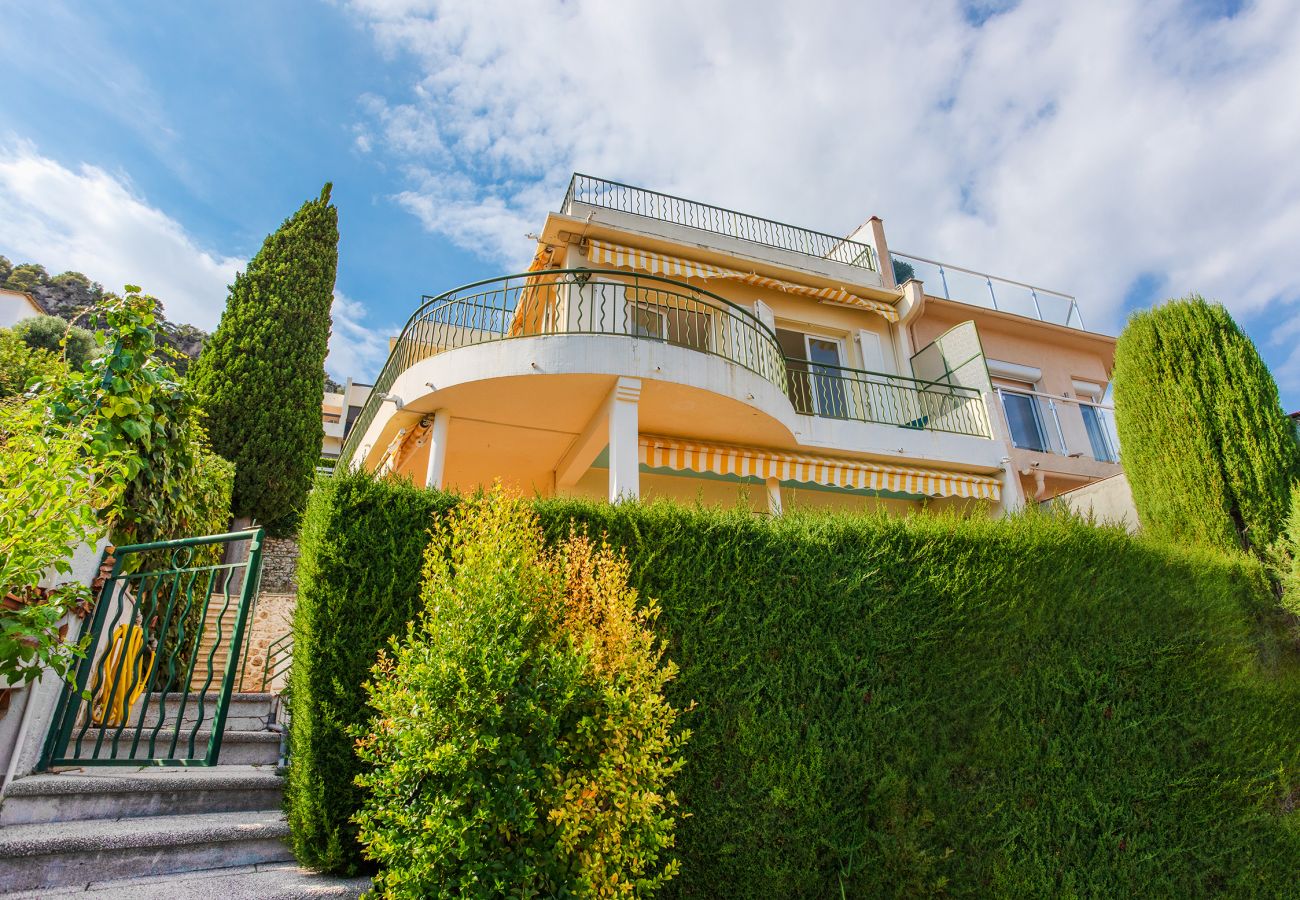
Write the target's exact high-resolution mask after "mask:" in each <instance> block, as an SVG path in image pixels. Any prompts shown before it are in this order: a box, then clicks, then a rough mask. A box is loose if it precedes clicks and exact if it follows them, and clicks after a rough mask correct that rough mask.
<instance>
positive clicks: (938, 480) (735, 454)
mask: <svg viewBox="0 0 1300 900" xmlns="http://www.w3.org/2000/svg"><path fill="white" fill-rule="evenodd" d="M640 445H641V464H642V465H645V466H649V467H651V468H656V469H658V468H664V469H676V470H678V471H689V472H702V473H711V474H714V475H736V476H740V477H753V478H762V479H768V478H775V479H777V480H778V481H803V482H809V483H812V484H824V485H828V486H830V487H839V488H854V489H859V490H873V491H888V492H891V493H896V494H915V495H918V496H925V497H970V498H977V499H981V500H994V501H996V500H998V499H1000V498H1001V496H1002V485H1001V483H1000V482H999V481H998V479H996V478H993V477H990V476H988V475H969V474H966V473H963V472H945V471H941V470H939V469H914V468H904V467H901V466H887V465H883V464H881V463H873V462H867V461H865V460H860V459H835V458H832V457H826V456H811V455H805V454H800V453H782V452H778V451H776V450H759V449H756V448H752V447H735V446H730V445H726V444H703V443H695V442H691V441H680V440H676V439H673V438H661V437H653V436H649V435H643V436H642V437H641V440H640Z"/></svg>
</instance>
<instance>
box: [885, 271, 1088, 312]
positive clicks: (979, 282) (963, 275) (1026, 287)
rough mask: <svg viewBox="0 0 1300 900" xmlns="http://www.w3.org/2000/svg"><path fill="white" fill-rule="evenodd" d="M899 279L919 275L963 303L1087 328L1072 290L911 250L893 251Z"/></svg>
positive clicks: (933, 289) (930, 289) (939, 293)
mask: <svg viewBox="0 0 1300 900" xmlns="http://www.w3.org/2000/svg"><path fill="white" fill-rule="evenodd" d="M889 255H890V257H891V260H892V262H893V265H894V277H895V278H897V279H898V280H899V282H900V283H901V282H903V281H906V280H907V278H908V277H915V278H916V279H918V280H919V281H923V282H925V292H926V293H927V294H929V295H930V296H932V297H943V298H945V299H947V300H956V301H957V302H959V303H969V304H971V305H973V306H983V307H987V308H989V309H996V310H999V311H1001V312H1009V313H1014V314H1015V315H1018V316H1026V317H1028V318H1031V319H1038V320H1040V321H1043V322H1051V323H1053V324H1055V325H1064V326H1066V327H1068V328H1078V329H1079V330H1081V331H1082V330H1085V329H1084V325H1083V316H1082V315H1081V314H1080V312H1079V304H1078V303H1077V302H1075V299H1074V298H1073V297H1072V296H1070V295H1069V294H1063V293H1061V292H1060V291H1051V290H1048V289H1047V288H1041V287H1035V286H1034V285H1032V284H1025V283H1024V282H1020V281H1012V280H1011V279H1009V278H999V277H998V276H996V275H989V274H986V273H984V272H976V271H975V270H973V269H963V268H962V267H961V266H954V265H949V264H948V263H941V262H938V261H937V260H933V259H926V258H925V257H923V256H912V255H911V254H908V253H893V252H891V253H890V254H889Z"/></svg>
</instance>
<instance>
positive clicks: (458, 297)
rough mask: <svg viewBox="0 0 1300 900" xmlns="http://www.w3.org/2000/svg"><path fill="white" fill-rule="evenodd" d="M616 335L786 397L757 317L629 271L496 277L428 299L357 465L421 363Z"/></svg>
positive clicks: (394, 355)
mask: <svg viewBox="0 0 1300 900" xmlns="http://www.w3.org/2000/svg"><path fill="white" fill-rule="evenodd" d="M583 334H588V335H608V336H621V337H629V338H634V339H639V340H647V341H656V342H660V343H668V344H673V345H676V346H680V347H686V348H689V349H692V350H696V351H699V352H701V353H708V354H712V355H714V356H718V357H721V358H723V359H725V360H727V361H729V362H731V363H734V364H735V365H737V366H740V367H742V368H744V369H746V370H748V371H750V372H752V373H754V374H755V375H757V376H759V377H760V378H763V379H764V380H766V381H768V382H770V383H771V384H772V385H774V386H775V387H776V388H777V389H778V390H779V391H781V392H785V390H786V367H785V360H784V357H783V355H782V352H781V347H780V345H779V344H778V343H777V339H776V335H775V334H774V333H773V332H772V330H771V329H770V328H768V326H767V325H765V324H764V323H763V322H762V321H761V320H760V319H759V318H758V317H757V316H755V315H754V314H753V313H751V312H749V311H748V310H746V309H744V308H743V307H740V306H737V305H736V304H734V303H732V302H730V301H729V300H724V299H723V298H721V297H719V296H717V295H716V294H711V293H709V292H708V291H703V290H700V289H698V288H694V287H691V286H690V285H686V284H682V283H680V282H676V281H671V280H669V279H666V278H660V277H658V276H654V275H644V274H636V273H632V272H627V271H622V270H617V271H616V270H602V269H551V270H546V271H541V272H532V273H524V274H522V275H511V276H507V277H505V278H493V279H488V280H486V281H480V282H476V283H474V284H470V285H466V286H464V287H460V288H456V289H455V290H451V291H448V292H446V293H444V294H439V295H438V296H436V297H426V298H425V300H424V302H423V303H422V304H421V306H420V308H419V309H417V310H416V311H415V313H414V314H413V315H412V316H411V318H410V319H408V320H407V323H406V326H405V327H404V328H403V329H402V334H401V336H400V337H399V338H398V339H397V342H396V344H395V345H394V346H393V350H392V352H391V353H390V354H389V357H388V361H387V362H386V363H385V364H384V368H383V370H382V371H381V372H380V374H379V378H378V379H377V380H376V382H375V387H374V390H373V391H372V392H371V395H370V398H369V399H368V400H367V401H366V405H365V408H364V409H363V410H362V411H361V414H360V416H358V418H357V420H356V422H355V423H354V425H353V426H352V428H351V429H350V431H349V433H348V438H347V441H346V442H345V443H344V445H343V449H342V452H341V454H340V458H341V459H343V460H346V461H351V460H352V458H353V455H354V454H355V452H356V450H357V446H358V444H359V443H360V442H361V439H362V437H363V436H364V435H365V434H366V431H367V430H368V429H369V428H370V425H371V423H372V422H373V421H374V419H375V416H376V414H377V412H378V409H379V405H380V404H381V403H382V402H383V399H384V397H385V395H386V394H387V393H388V392H389V390H390V389H391V388H392V387H393V384H394V382H395V381H396V380H397V378H398V376H399V375H400V374H401V373H402V372H404V371H406V370H407V369H409V368H410V367H411V366H412V365H414V364H415V363H417V362H419V361H420V360H423V359H427V358H429V357H431V356H435V355H437V354H439V353H444V352H446V351H448V350H454V349H457V348H460V347H469V346H475V345H480V344H486V343H491V342H495V341H505V340H510V339H513V338H528V337H539V336H546V335H583Z"/></svg>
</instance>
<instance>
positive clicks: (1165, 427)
mask: <svg viewBox="0 0 1300 900" xmlns="http://www.w3.org/2000/svg"><path fill="white" fill-rule="evenodd" d="M1115 419H1116V424H1117V426H1118V428H1119V439H1120V444H1121V445H1122V447H1123V451H1124V469H1125V471H1126V472H1127V473H1128V478H1129V482H1130V484H1131V485H1132V488H1133V500H1134V502H1135V503H1136V505H1137V510H1138V516H1139V517H1140V519H1141V521H1142V526H1143V528H1145V529H1146V530H1148V531H1150V532H1152V533H1154V534H1157V535H1160V536H1162V537H1165V538H1168V539H1171V540H1174V541H1193V542H1196V543H1200V544H1206V545H1210V546H1216V547H1221V548H1240V549H1245V550H1253V551H1255V552H1263V550H1264V549H1265V548H1266V547H1267V546H1268V545H1269V544H1270V543H1271V542H1272V541H1273V540H1274V539H1275V538H1276V537H1277V535H1278V533H1279V531H1280V529H1281V527H1282V522H1283V520H1284V519H1285V517H1286V512H1287V506H1288V497H1289V493H1290V485H1291V480H1292V478H1294V477H1295V474H1296V472H1297V469H1298V468H1300V458H1298V457H1300V453H1298V452H1297V447H1296V442H1295V440H1294V439H1293V438H1292V437H1291V434H1290V429H1289V427H1288V425H1289V423H1288V422H1287V419H1286V416H1285V414H1284V413H1283V411H1282V406H1281V403H1280V402H1279V399H1278V391H1277V384H1276V383H1275V382H1274V381H1273V378H1272V376H1271V375H1270V374H1269V371H1268V368H1267V366H1265V365H1264V361H1263V360H1262V359H1260V357H1259V353H1258V352H1257V351H1256V349H1255V345H1254V344H1253V343H1252V342H1251V340H1250V338H1248V337H1246V335H1245V333H1244V332H1242V330H1241V329H1240V328H1239V327H1238V326H1237V323H1236V322H1234V321H1233V319H1232V316H1230V315H1229V314H1228V311H1227V310H1226V309H1224V308H1223V306H1221V305H1220V304H1218V303H1207V302H1206V301H1205V300H1204V299H1203V298H1201V297H1200V296H1197V295H1191V296H1189V297H1186V298H1184V299H1181V300H1174V301H1170V302H1169V303H1166V304H1164V305H1163V306H1160V307H1157V308H1155V309H1152V310H1147V311H1142V312H1137V313H1134V315H1133V316H1132V317H1131V318H1130V319H1129V321H1128V324H1127V325H1126V326H1125V328H1124V331H1123V333H1122V334H1121V335H1120V337H1119V344H1118V346H1117V347H1116V349H1115Z"/></svg>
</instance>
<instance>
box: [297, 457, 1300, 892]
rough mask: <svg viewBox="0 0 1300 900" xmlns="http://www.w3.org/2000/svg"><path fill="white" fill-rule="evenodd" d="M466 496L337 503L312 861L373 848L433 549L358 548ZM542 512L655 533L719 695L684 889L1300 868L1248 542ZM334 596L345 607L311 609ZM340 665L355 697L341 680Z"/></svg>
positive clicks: (924, 520) (651, 511)
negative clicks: (374, 690)
mask: <svg viewBox="0 0 1300 900" xmlns="http://www.w3.org/2000/svg"><path fill="white" fill-rule="evenodd" d="M379 497H383V498H384V499H383V502H379V503H377V502H376V499H377V498H379ZM449 502H451V501H450V500H449V498H447V497H445V496H444V495H436V494H430V493H426V492H424V491H421V490H418V489H415V488H412V487H410V486H402V485H392V484H384V485H374V484H373V483H371V482H370V481H369V480H368V479H367V478H366V477H365V476H360V475H343V476H339V477H338V478H337V479H336V481H335V483H334V484H333V485H332V486H331V488H330V489H328V490H326V491H318V492H317V494H316V495H315V496H313V498H312V504H311V507H310V512H309V521H310V522H311V524H312V528H311V529H310V530H309V531H308V532H307V533H305V534H304V540H303V560H304V567H305V568H306V569H307V572H306V573H305V574H306V578H305V579H304V584H303V590H302V595H301V598H300V609H299V616H300V619H302V620H308V619H310V620H313V621H315V622H316V623H317V628H319V625H320V624H321V623H324V622H327V621H333V622H336V623H337V625H338V627H339V629H340V630H341V631H343V632H345V634H344V636H343V637H341V638H334V637H333V636H331V635H327V634H326V633H325V632H322V631H319V630H318V631H316V632H315V633H312V634H307V633H304V634H302V635H301V636H300V637H299V642H298V645H297V651H296V657H295V662H294V665H295V673H294V679H295V680H294V696H293V699H292V704H293V705H292V710H293V717H294V720H293V728H294V737H295V742H294V744H293V753H294V759H293V764H292V767H291V775H292V777H291V788H290V792H289V802H290V809H291V811H292V818H291V821H292V822H293V827H294V833H295V846H296V847H297V848H298V850H299V853H300V859H302V860H303V861H304V862H308V863H312V864H317V865H319V864H321V863H322V861H323V860H327V861H329V862H330V864H331V867H333V868H340V869H346V868H347V867H349V866H354V865H356V862H357V860H359V858H360V856H359V850H358V848H357V847H355V845H351V846H350V845H348V844H347V837H348V836H350V835H351V834H352V833H353V829H352V828H351V826H350V825H348V824H347V823H346V820H347V817H348V816H349V815H350V814H351V812H352V810H353V809H355V808H356V807H355V805H351V806H350V805H349V802H348V801H349V798H354V797H355V794H353V793H349V792H348V791H347V789H346V782H347V781H348V780H349V778H350V775H351V773H354V772H355V771H356V770H357V763H356V762H355V760H354V759H353V758H351V757H350V755H349V753H348V751H347V746H348V744H349V742H350V741H349V739H348V738H347V737H346V736H345V734H344V730H345V727H346V726H347V725H351V724H353V723H359V722H362V721H363V712H364V711H363V709H362V707H361V704H360V703H359V702H357V703H355V704H348V705H346V706H345V705H343V704H338V703H336V702H334V701H333V699H332V698H333V697H334V696H336V695H342V694H347V695H348V696H349V697H354V698H359V697H360V693H361V689H360V684H361V682H362V681H363V680H365V678H366V677H367V672H366V669H367V667H368V665H369V662H370V659H372V658H373V654H371V655H370V656H369V658H368V657H367V654H368V653H369V652H370V648H373V647H376V646H377V645H378V643H379V642H380V637H379V632H380V631H383V630H385V629H390V630H391V632H394V633H395V632H396V631H398V630H399V628H400V623H399V622H398V619H399V618H400V612H399V611H398V610H397V609H395V608H394V607H395V606H396V605H397V604H396V603H395V602H394V598H396V597H397V596H398V595H400V596H402V597H405V598H410V599H413V598H414V596H415V594H416V591H417V590H418V581H419V563H418V552H416V551H415V550H414V549H412V550H410V551H409V552H408V551H403V553H402V554H398V553H391V552H390V553H383V554H378V553H374V554H369V555H368V556H367V557H366V558H357V557H356V555H355V554H354V553H353V552H351V551H350V550H349V549H348V548H350V547H352V548H357V549H360V548H363V547H371V546H383V545H384V544H385V542H391V541H397V540H401V541H403V542H405V543H407V544H412V545H413V544H415V543H417V540H416V539H415V537H414V536H417V535H420V534H422V533H423V531H424V528H423V524H422V523H423V522H424V521H427V519H422V518H420V516H421V515H428V514H432V513H433V512H435V511H436V510H442V509H445V508H446V505H447V504H448V503H449ZM536 505H537V509H538V512H539V515H540V516H541V518H542V521H543V522H544V524H545V526H546V527H547V529H548V531H549V534H550V537H551V538H552V539H555V538H559V537H561V536H563V535H564V534H565V533H567V529H568V527H569V523H570V522H571V521H574V520H576V521H578V522H579V523H582V524H584V525H586V526H587V527H588V528H590V529H594V530H596V531H603V532H607V533H608V534H609V536H610V539H611V541H612V542H613V543H614V544H616V545H619V546H622V547H624V548H626V550H627V552H628V554H629V557H630V560H631V564H632V575H631V584H632V585H633V586H635V587H636V588H637V589H638V590H640V591H642V592H643V593H644V594H646V595H648V596H653V597H656V598H658V599H659V601H660V604H661V607H662V612H661V615H660V617H659V620H658V623H657V627H658V628H659V629H660V630H661V633H662V634H663V635H664V636H665V637H666V638H667V639H668V641H669V655H670V656H671V658H672V659H673V660H674V661H675V662H676V663H677V665H678V666H679V667H680V674H679V676H678V678H677V680H676V681H674V682H673V683H672V684H671V685H670V686H669V690H668V693H669V699H670V700H671V701H672V702H673V704H674V705H675V706H678V707H685V706H686V705H687V704H688V703H689V701H691V700H695V701H697V702H698V704H699V707H698V709H697V710H696V711H695V712H694V713H692V714H690V715H688V716H685V717H684V721H683V724H684V725H685V726H686V727H689V728H690V729H691V731H692V732H693V735H692V738H691V743H690V745H689V747H688V748H687V755H686V767H685V768H684V770H683V771H682V773H681V775H680V776H679V778H678V781H677V788H678V794H679V796H680V797H681V799H682V803H683V806H684V807H685V809H687V810H688V811H689V812H690V817H689V818H685V819H684V820H682V821H681V822H680V824H679V829H678V836H677V850H678V854H679V857H680V859H681V862H682V870H681V874H680V876H679V877H678V878H677V879H675V880H674V882H673V883H672V884H671V885H669V887H668V889H667V892H666V893H668V894H671V895H678V896H689V897H714V896H740V897H769V896H799V897H827V896H841V895H843V896H880V895H900V894H902V895H914V894H921V895H937V894H961V895H973V896H985V895H990V894H992V895H1029V896H1043V895H1053V896H1084V895H1101V896H1152V895H1156V896H1169V895H1179V896H1200V895H1204V894H1213V893H1223V892H1227V893H1231V894H1234V895H1250V894H1259V895H1266V896H1276V895H1285V894H1286V893H1287V892H1289V891H1292V890H1293V888H1294V884H1295V860H1296V859H1297V858H1300V822H1297V817H1296V816H1295V814H1294V813H1293V812H1291V810H1293V809H1295V808H1296V807H1297V806H1300V742H1297V740H1296V735H1297V734H1300V667H1298V666H1297V664H1296V661H1295V658H1294V654H1289V653H1288V652H1286V651H1285V650H1283V649H1281V648H1279V646H1278V645H1277V644H1276V643H1275V642H1274V638H1273V637H1272V635H1273V634H1275V633H1276V631H1275V630H1273V629H1272V628H1271V627H1270V626H1271V623H1272V617H1273V615H1274V613H1275V610H1276V601H1275V599H1274V597H1273V595H1272V594H1271V592H1270V591H1269V588H1268V585H1267V582H1266V579H1265V578H1264V575H1263V572H1262V569H1261V568H1260V566H1259V565H1257V564H1256V563H1254V562H1252V561H1250V560H1249V559H1247V558H1246V557H1244V556H1226V555H1221V554H1217V553H1214V552H1212V551H1208V550H1181V549H1172V548H1168V547H1165V546H1162V545H1159V544H1156V543H1153V542H1148V541H1145V540H1141V539H1134V538H1131V537H1129V536H1127V535H1125V534H1123V533H1122V532H1120V531H1118V530H1112V529H1098V528H1093V527H1090V526H1087V525H1085V524H1083V523H1080V522H1075V521H1070V520H1061V519H1057V518H1050V517H1043V516H1027V517H1025V518H1018V519H1012V520H1002V521H986V520H957V519H952V518H944V517H931V516H918V517H914V518H910V519H897V518H886V517H867V516H857V517H846V516H845V517H836V516H816V517H811V516H808V517H805V516H786V517H782V518H779V519H758V518H755V517H753V516H752V515H751V514H749V513H748V512H745V511H734V512H733V511H711V510H703V509H689V508H684V507H681V506H676V505H672V504H666V503H665V504H651V505H636V504H632V505H623V506H619V507H611V506H608V505H604V504H588V503H580V502H572V501H554V500H548V501H539V502H537V504H536ZM399 506H400V507H401V508H402V510H405V511H406V514H408V515H409V516H410V517H409V518H403V515H404V513H403V512H402V511H399V510H398V509H397V508H398V507H399ZM345 558H346V559H347V560H348V561H347V563H346V564H343V563H342V562H328V563H327V564H325V565H322V563H321V562H318V560H327V561H330V560H342V559H345ZM322 598H330V599H331V602H332V603H333V604H334V605H333V606H331V612H330V613H328V614H326V615H322V614H321V613H319V612H313V611H312V609H311V607H312V606H313V605H314V604H316V603H318V602H319V600H320V599H322ZM344 598H349V599H347V600H346V601H345V600H344ZM345 609H346V611H347V612H346V614H342V610H345ZM341 646H344V647H346V648H347V650H346V654H344V655H345V656H346V660H345V659H344V658H343V656H338V657H336V656H335V654H336V653H338V651H339V648H340V647H341ZM322 658H324V659H329V660H330V662H329V663H328V666H329V671H330V676H329V678H330V679H332V680H333V682H332V683H333V687H331V689H330V690H331V691H333V692H334V693H332V694H324V695H313V694H311V693H310V689H308V688H305V687H303V686H304V684H306V683H311V684H326V683H328V681H327V680H325V679H321V678H319V677H318V678H314V679H313V678H312V677H311V667H312V666H317V667H318V669H319V667H321V666H324V665H326V664H325V663H323V662H322V661H321V660H322ZM299 666H302V667H303V668H304V669H305V670H306V674H304V671H303V669H298V668H297V667H299ZM349 667H352V668H349ZM345 685H346V686H347V688H346V689H345V688H344V686H345ZM354 686H355V687H354ZM322 699H324V700H327V701H329V703H327V705H326V706H325V707H323V708H322V707H319V706H317V704H318V703H320V701H321V700H322ZM329 704H333V705H329ZM326 746H329V747H332V748H333V749H332V750H331V751H330V754H329V755H328V756H324V755H322V753H321V748H323V747H326ZM305 748H308V749H306V750H305ZM323 764H324V765H323ZM321 785H329V788H328V791H329V792H330V794H331V796H332V798H333V799H332V801H331V802H330V803H328V804H327V803H324V802H320V801H319V800H317V799H316V797H315V795H314V794H313V793H312V792H313V791H319V790H325V789H324V788H322V787H320V786H321ZM327 816H328V818H326V817H327ZM322 838H328V839H329V840H331V841H332V842H333V843H331V844H329V845H328V848H329V852H328V853H327V854H323V853H321V852H319V849H318V847H323V846H325V845H318V844H317V842H318V841H319V840H321V839H322Z"/></svg>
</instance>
